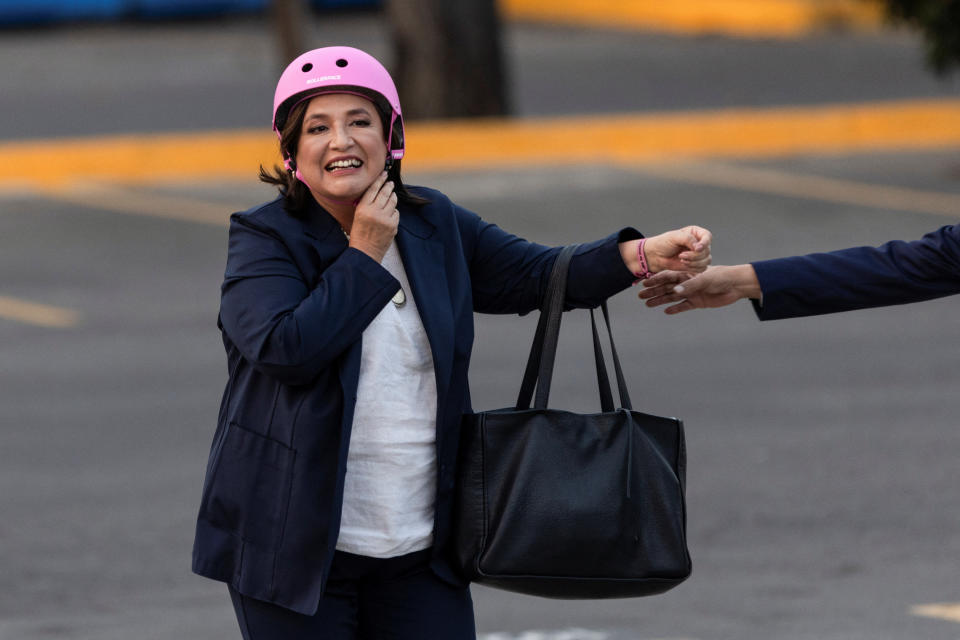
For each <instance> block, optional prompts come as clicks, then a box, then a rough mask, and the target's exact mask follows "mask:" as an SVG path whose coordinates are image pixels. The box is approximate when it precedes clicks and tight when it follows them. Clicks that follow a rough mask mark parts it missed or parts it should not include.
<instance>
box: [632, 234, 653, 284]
mask: <svg viewBox="0 0 960 640" xmlns="http://www.w3.org/2000/svg"><path fill="white" fill-rule="evenodd" d="M646 242H647V239H646V238H640V244H638V245H637V254H638V256H639V258H640V270H639V271H638V272H637V273H635V274H633V275H635V276H637V278H638V279H640V280H646V279H647V278H649V277H650V276H652V275H653V272H652V271H650V268H649V267H648V266H647V257H646V256H645V255H643V245H644V244H645V243H646Z"/></svg>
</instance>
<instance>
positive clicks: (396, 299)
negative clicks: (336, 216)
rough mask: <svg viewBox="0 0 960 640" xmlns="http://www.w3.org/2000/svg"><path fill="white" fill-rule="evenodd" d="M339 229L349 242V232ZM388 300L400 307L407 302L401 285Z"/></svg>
mask: <svg viewBox="0 0 960 640" xmlns="http://www.w3.org/2000/svg"><path fill="white" fill-rule="evenodd" d="M340 231H342V232H343V237H344V238H346V239H347V242H348V243H349V242H350V234H349V233H347V230H346V229H344V228H343V227H340ZM390 302H392V303H393V305H394V306H395V307H398V308H399V307H402V306H403V305H404V304H406V302H407V294H405V293H404V292H403V285H400V288H399V289H397V292H396V293H395V294H393V297H392V298H390Z"/></svg>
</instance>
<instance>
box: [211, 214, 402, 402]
mask: <svg viewBox="0 0 960 640" xmlns="http://www.w3.org/2000/svg"><path fill="white" fill-rule="evenodd" d="M399 286H400V284H399V282H397V280H396V279H395V278H394V277H393V276H392V275H390V273H389V272H388V271H387V270H386V269H384V268H383V267H381V266H380V265H379V264H377V262H376V261H375V260H373V259H371V258H370V257H369V256H367V255H366V254H365V253H363V252H361V251H358V250H356V249H352V248H348V249H346V250H345V251H344V252H343V253H342V254H340V256H339V257H338V258H337V259H336V260H334V261H333V262H332V263H331V264H330V266H329V267H328V268H327V269H326V270H325V271H324V272H323V275H322V276H321V278H320V281H319V283H318V284H317V285H316V286H315V287H314V288H313V289H310V288H309V287H308V285H307V282H306V281H305V279H304V277H303V275H302V274H301V273H300V271H299V270H298V269H297V266H296V264H295V263H294V261H293V259H292V258H291V256H290V253H289V251H288V250H287V247H286V246H285V245H284V243H283V240H282V238H281V237H280V236H278V235H276V234H275V232H273V231H272V230H271V229H269V228H267V227H261V226H259V225H258V224H256V223H255V222H254V221H252V220H250V219H249V218H248V217H247V216H244V215H235V216H233V217H232V218H231V222H230V241H229V249H228V253H227V270H226V276H225V278H224V282H223V287H222V291H221V298H220V322H221V324H222V326H223V330H224V332H225V333H226V334H227V336H228V337H229V338H230V340H231V341H232V342H233V343H234V344H235V345H236V347H237V349H239V350H240V352H241V353H242V354H243V357H244V358H245V359H247V360H248V361H249V362H250V363H251V364H252V365H253V366H254V367H255V368H257V369H258V370H260V371H262V372H264V373H266V374H267V375H270V376H273V377H275V378H278V379H280V380H281V381H282V382H286V383H289V384H303V383H306V382H309V381H310V380H311V379H313V377H315V376H316V374H317V372H319V371H320V369H322V368H323V367H326V366H327V365H329V364H330V363H331V362H332V361H333V359H334V358H336V357H337V356H338V355H340V353H342V352H343V351H344V350H345V349H346V348H347V347H349V346H350V345H351V344H352V343H353V342H355V341H356V340H357V339H359V337H360V335H361V333H362V332H363V329H364V328H365V327H366V326H367V325H368V324H370V322H371V320H373V318H374V317H376V315H377V314H378V313H379V312H380V310H381V309H383V306H384V305H385V304H387V302H388V301H389V300H390V297H391V296H392V295H393V294H394V293H396V291H397V289H398V288H399Z"/></svg>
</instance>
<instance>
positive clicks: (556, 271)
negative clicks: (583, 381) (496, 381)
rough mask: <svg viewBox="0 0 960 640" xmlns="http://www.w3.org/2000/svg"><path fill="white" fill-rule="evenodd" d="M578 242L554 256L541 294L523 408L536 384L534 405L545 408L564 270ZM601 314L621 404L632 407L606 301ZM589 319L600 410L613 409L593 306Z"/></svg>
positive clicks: (519, 405) (562, 298)
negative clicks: (543, 292) (545, 285)
mask: <svg viewBox="0 0 960 640" xmlns="http://www.w3.org/2000/svg"><path fill="white" fill-rule="evenodd" d="M579 246H580V245H569V246H566V247H564V248H563V249H562V250H561V251H560V254H559V255H558V256H557V259H556V261H555V262H554V265H553V270H552V271H551V273H550V281H549V283H548V285H547V292H546V295H545V296H544V302H543V306H542V308H541V311H540V321H539V322H538V323H537V331H536V333H535V334H534V338H533V344H532V345H531V346H530V355H529V357H528V358H527V367H526V370H525V371H524V374H523V382H522V383H521V385H520V394H519V396H518V397H517V405H516V409H518V410H523V409H529V408H530V400H531V398H532V397H533V390H534V387H536V391H537V394H536V399H535V400H534V408H536V409H546V408H547V400H548V399H549V397H550V383H551V381H552V379H553V368H554V362H555V360H556V355H557V344H558V342H559V338H560V319H561V317H562V314H563V304H564V301H565V300H566V289H567V272H568V271H569V267H570V260H571V258H572V257H573V253H574V252H575V251H576V249H577V248H578V247H579ZM601 310H602V311H603V318H604V320H605V322H606V325H607V335H608V336H609V339H610V348H611V352H612V355H613V364H614V370H615V371H616V375H617V387H618V391H619V394H620V404H621V406H622V407H623V408H625V409H632V405H631V403H630V397H629V395H628V394H627V383H626V380H625V379H624V377H623V369H622V368H621V366H620V358H619V356H618V355H617V348H616V346H615V345H614V342H613V332H612V331H611V328H610V314H609V311H608V310H607V303H606V302H604V303H602V304H601ZM590 322H591V325H592V327H593V352H594V360H595V362H596V367H597V384H598V386H599V390H600V406H601V410H602V411H605V412H606V411H613V410H614V406H613V395H612V393H611V391H610V380H609V378H608V377H607V368H606V363H605V362H604V358H603V351H602V349H601V348H600V338H599V335H598V334H597V328H596V321H595V320H594V316H593V310H592V309H591V311H590Z"/></svg>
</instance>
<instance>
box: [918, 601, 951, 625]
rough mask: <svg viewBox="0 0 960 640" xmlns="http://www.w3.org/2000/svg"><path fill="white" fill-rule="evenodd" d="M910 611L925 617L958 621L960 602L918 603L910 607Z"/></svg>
mask: <svg viewBox="0 0 960 640" xmlns="http://www.w3.org/2000/svg"><path fill="white" fill-rule="evenodd" d="M910 613H912V614H913V615H915V616H923V617H925V618H940V619H941V620H949V621H951V622H960V602H954V603H941V604H918V605H916V606H914V607H911V609H910Z"/></svg>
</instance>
